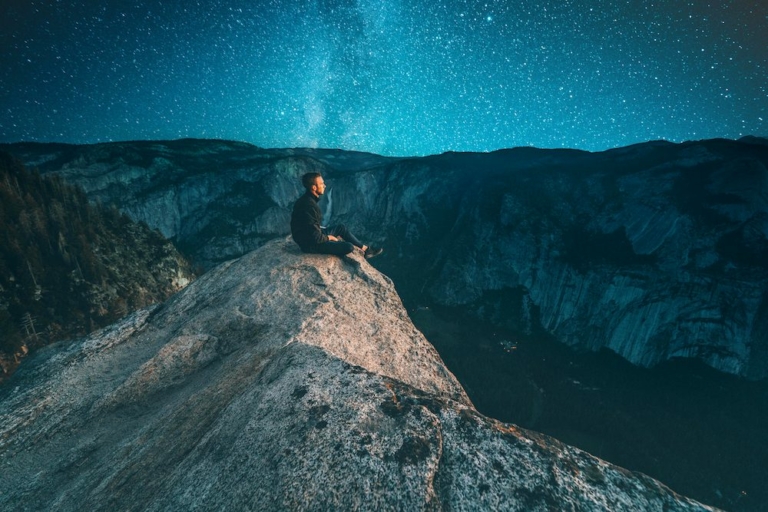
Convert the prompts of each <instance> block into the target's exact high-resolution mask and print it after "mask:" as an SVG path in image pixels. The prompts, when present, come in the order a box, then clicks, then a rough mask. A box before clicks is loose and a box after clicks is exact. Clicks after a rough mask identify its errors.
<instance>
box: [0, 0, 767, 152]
mask: <svg viewBox="0 0 768 512" xmlns="http://www.w3.org/2000/svg"><path fill="white" fill-rule="evenodd" d="M766 121H768V2H765V1H764V0H718V1H712V2H708V1H705V0H665V1H658V2H655V1H626V2H624V1H616V0H552V1H546V0H536V1H526V0H518V1H512V0H504V1H502V0H484V1H473V0H249V1H244V0H217V1H214V0H200V1H195V0H103V1H100V2H93V1H78V0H43V1H38V0H0V141H2V142H16V141H51V142H53V141H56V142H69V143H94V142H105V141H118V140H145V139H177V138H183V137H198V138H221V139H230V140H240V141H246V142H250V143H253V144H256V145H258V146H262V147H297V146H302V147H323V148H342V149H349V150H360V151H369V152H374V153H379V154H383V155H399V156H419V155H427V154H434V153H441V152H444V151H449V150H450V151H492V150H495V149H500V148H508V147H516V146H536V147H542V148H563V147H567V148H578V149H585V150H590V151H599V150H604V149H608V148H612V147H619V146H625V145H629V144H633V143H636V142H643V141H647V140H656V139H666V140H670V141H673V142H681V141H685V140H697V139H706V138H714V137H725V138H732V139H736V138H739V137H741V136H744V135H758V136H768V122H766Z"/></svg>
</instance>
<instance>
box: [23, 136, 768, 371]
mask: <svg viewBox="0 0 768 512" xmlns="http://www.w3.org/2000/svg"><path fill="white" fill-rule="evenodd" d="M757 142H759V140H757ZM12 149H13V150H14V151H16V152H17V153H20V154H21V156H22V158H25V160H26V161H28V162H30V163H33V164H34V163H35V162H37V163H38V165H40V166H41V169H42V170H43V171H44V172H58V173H61V174H62V175H63V176H65V177H66V178H67V179H69V180H72V181H75V182H77V183H79V184H81V185H82V186H83V187H84V188H85V189H86V190H88V191H89V193H90V195H91V197H92V198H93V199H98V200H101V201H104V202H115V203H117V204H118V206H119V207H120V208H122V209H123V210H125V211H127V212H129V213H130V214H131V215H132V216H134V217H135V218H138V219H141V220H144V221H146V222H147V223H148V224H150V225H151V226H158V227H160V228H161V229H162V230H163V232H164V233H165V234H166V235H168V236H171V237H174V239H175V240H176V241H177V243H178V244H179V245H180V246H181V247H182V248H184V249H185V250H186V251H187V252H188V253H191V254H193V255H194V256H195V257H196V259H197V261H199V262H202V263H204V264H206V265H212V264H213V263H215V262H217V261H222V260H225V259H227V258H230V257H233V256H236V255H239V254H242V253H244V252H245V251H247V250H249V249H251V248H253V247H256V246H259V245H260V244H262V243H264V241H265V240H268V239H270V238H274V237H277V236H283V235H285V234H286V233H287V232H288V218H289V215H290V207H291V204H292V202H293V201H294V200H295V198H296V197H298V195H299V194H300V193H301V190H300V188H299V184H298V178H299V176H300V175H301V174H303V173H304V172H308V171H310V170H311V171H319V172H323V173H324V174H325V176H326V178H327V182H328V183H329V189H328V193H327V198H326V199H324V200H323V201H322V203H321V204H322V205H323V207H324V208H325V209H326V211H327V218H326V221H327V223H334V222H344V223H346V224H347V225H348V226H350V227H351V228H353V230H355V231H356V232H357V233H358V234H359V235H360V236H362V237H364V238H365V239H366V240H371V241H374V242H378V243H383V244H384V245H385V246H386V252H385V255H384V256H382V257H381V259H380V260H379V263H377V265H378V266H380V267H381V268H382V269H385V270H386V271H387V273H388V274H389V275H391V276H392V278H393V279H394V280H395V282H396V283H397V284H398V288H399V290H400V292H401V294H402V295H403V297H404V298H405V299H406V300H409V301H414V302H419V303H423V304H442V305H448V306H458V307H461V308H464V309H466V310H469V311H472V312H473V314H475V315H476V316H478V317H479V318H481V319H483V320H486V321H488V322H491V323H493V324H495V325H498V326H500V327H505V328H507V329H511V330H512V331H514V332H518V333H520V335H525V334H526V333H530V332H532V331H534V330H536V329H543V330H545V331H547V332H549V333H552V334H553V335H555V336H556V337H557V338H558V339H560V340H561V341H563V342H564V343H567V344H569V345H572V346H574V347H582V348H585V349H589V350H597V349H599V348H601V347H606V348H609V349H610V350H613V351H615V352H617V353H619V354H621V355H622V356H624V357H625V358H627V359H628V360H630V361H632V362H634V363H636V364H639V365H643V366H653V365H655V364H656V363H658V362H660V361H664V360H666V359H670V358H674V357H690V358H697V359H700V360H702V361H704V362H706V363H707V364H709V365H711V366H713V367H715V368H718V369H720V370H722V371H725V372H729V373H734V374H738V375H743V376H747V377H749V378H754V379H758V378H763V377H765V376H767V375H768V292H766V290H768V287H767V286H766V284H768V203H767V199H766V198H768V185H767V183H768V171H767V170H766V169H768V146H766V145H765V144H758V143H756V140H755V139H751V140H745V141H743V142H739V141H726V140H712V141H701V142H691V143H686V144H671V143H665V142H651V143H646V144H639V145H636V146H631V147H628V148H621V149H616V150H611V151H606V152H602V153H586V152H581V151H570V150H538V149H534V148H518V149H512V150H504V151H498V152H494V153H489V154H471V153H446V154H444V155H439V156H433V157H426V158H413V159H386V158H382V157H376V156H375V155H367V154H362V153H347V152H340V151H329V150H263V149H260V148H255V147H253V146H249V145H244V144H238V143H226V142H217V141H175V142H168V143H123V144H116V145H98V146H84V147H72V146H66V147H63V148H61V147H58V148H57V147H53V146H40V145H14V146H13V147H12ZM329 206H331V207H330V208H329Z"/></svg>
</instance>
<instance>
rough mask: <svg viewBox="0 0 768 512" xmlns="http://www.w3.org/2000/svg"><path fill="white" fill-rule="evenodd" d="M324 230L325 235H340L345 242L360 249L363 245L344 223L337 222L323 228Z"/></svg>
mask: <svg viewBox="0 0 768 512" xmlns="http://www.w3.org/2000/svg"><path fill="white" fill-rule="evenodd" d="M324 232H325V234H326V235H333V236H338V237H341V238H343V239H344V241H345V242H349V243H351V244H352V245H354V246H355V247H359V248H360V249H362V248H363V247H364V245H363V243H362V242H361V241H360V240H358V239H357V237H355V235H353V234H352V233H350V232H349V230H348V229H347V227H346V226H345V225H344V224H339V225H337V226H333V227H330V228H328V229H326V230H324ZM353 250H354V249H353Z"/></svg>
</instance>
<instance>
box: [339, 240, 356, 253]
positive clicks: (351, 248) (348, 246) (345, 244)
mask: <svg viewBox="0 0 768 512" xmlns="http://www.w3.org/2000/svg"><path fill="white" fill-rule="evenodd" d="M354 250H355V246H354V245H352V244H351V243H349V242H343V251H344V254H342V256H346V255H347V254H349V253H351V252H352V251H354Z"/></svg>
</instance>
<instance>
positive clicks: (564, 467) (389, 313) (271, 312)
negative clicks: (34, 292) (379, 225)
mask: <svg viewBox="0 0 768 512" xmlns="http://www.w3.org/2000/svg"><path fill="white" fill-rule="evenodd" d="M0 465H1V466H2V468H3V478H2V479H0V508H2V509H13V510H42V509H49V510H51V509H55V510H84V509H87V510H196V509H202V510H212V509H227V510H295V509H302V510H355V509H356V510H382V509H389V510H393V509H394V510H435V509H456V510H476V509H479V508H480V509H496V510H552V509H558V510H709V508H708V507H705V506H703V505H700V504H697V503H695V502H693V501H691V500H688V499H686V498H683V497H680V496H678V495H676V494H674V493H673V492H672V491H670V490H669V489H667V488H665V487H664V486H663V485H661V484H659V483H658V482H656V481H654V480H652V479H650V478H648V477H645V476H644V475H641V474H633V473H630V472H627V471H625V470H622V469H620V468H618V467H614V466H611V465H609V464H608V463H606V462H603V461H601V460H599V459H596V458H594V457H592V456H590V455H588V454H586V453H584V452H581V451H579V450H576V449H574V448H571V447H568V446H565V445H562V444H560V443H558V442H557V441H555V440H553V439H550V438H548V437H546V436H542V435H539V434H535V433H533V432H527V431H523V430H521V429H518V428H516V427H514V426H512V425H508V424H501V423H499V422H497V421H495V420H492V419H489V418H486V417H484V416H482V415H480V414H479V413H477V411H475V409H474V408H473V406H472V404H471V403H470V402H469V400H468V399H467V397H466V395H465V394H464V391H463V390H462V388H461V386H460V385H459V384H458V383H457V381H456V380H455V378H454V377H453V376H452V375H451V374H450V372H448V370H447V369H446V368H445V367H444V366H443V364H442V362H441V360H440V358H439V357H438V356H437V354H436V353H435V351H434V349H432V347H431V345H429V343H428V342H427V341H426V340H425V339H424V338H423V336H422V335H421V334H420V333H419V332H418V331H417V330H416V329H415V328H414V327H413V325H412V324H411V323H410V321H409V320H408V318H407V316H406V314H405V311H404V310H403V307H402V305H401V303H400V300H399V297H398V296H397V294H396V293H395V291H394V288H393V287H392V284H391V282H390V281H389V280H388V279H387V278H386V277H385V276H383V275H382V274H380V273H378V272H377V271H376V270H374V269H373V268H372V267H370V266H369V265H368V264H367V263H366V262H365V261H364V260H363V259H362V258H360V257H359V256H355V257H351V258H346V259H338V258H334V257H327V256H316V255H302V254H300V253H299V252H298V251H297V249H296V248H295V247H294V245H293V244H292V242H290V241H289V240H277V241H274V242H270V243H269V244H267V245H265V246H264V247H262V248H261V249H259V250H257V251H254V252H251V253H249V254H247V255H245V256H244V257H242V258H240V259H239V260H236V261H233V262H229V263H225V264H223V265H221V266H219V267H217V268H215V269H214V270H212V271H210V272H208V273H207V274H205V275H204V276H203V277H202V278H200V279H199V280H197V281H196V282H195V283H193V284H191V285H190V286H188V287H187V288H186V289H185V290H183V291H181V292H180V293H178V294H177V295H176V296H174V297H173V298H172V299H170V300H169V301H167V302H166V303H164V304H162V305H159V306H155V307H152V308H148V309H144V310H141V311H139V312H137V313H135V314H133V315H131V316H129V317H127V318H126V319H124V320H123V321H121V322H120V323H118V324H115V325H113V326H111V327H109V328H108V329H105V330H103V331H101V332H99V333H97V334H95V335H92V336H90V337H88V338H86V339H84V340H82V341H80V342H79V343H75V344H68V345H62V346H54V347H49V348H48V349H46V350H44V351H41V352H40V353H39V354H38V355H37V356H35V357H33V358H32V359H31V360H29V361H27V363H25V365H24V366H23V367H22V368H21V369H20V371H19V372H17V374H16V375H15V376H14V378H13V379H12V380H11V381H10V382H9V384H8V385H7V386H5V387H4V388H2V389H1V390H0Z"/></svg>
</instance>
